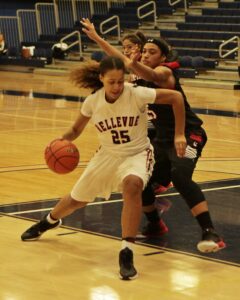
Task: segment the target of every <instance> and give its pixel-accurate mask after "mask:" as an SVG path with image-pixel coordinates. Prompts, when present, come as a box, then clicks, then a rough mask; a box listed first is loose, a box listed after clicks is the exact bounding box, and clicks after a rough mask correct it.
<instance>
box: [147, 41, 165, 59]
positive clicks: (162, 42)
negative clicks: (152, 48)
mask: <svg viewBox="0 0 240 300" xmlns="http://www.w3.org/2000/svg"><path fill="white" fill-rule="evenodd" d="M146 43H152V44H155V45H157V46H158V48H159V49H160V50H161V51H162V53H163V54H164V55H165V56H167V55H168V54H169V52H170V49H169V46H168V44H167V43H166V42H165V41H164V40H157V39H154V38H149V39H147V41H146Z"/></svg>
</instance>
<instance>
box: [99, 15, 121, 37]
mask: <svg viewBox="0 0 240 300" xmlns="http://www.w3.org/2000/svg"><path fill="white" fill-rule="evenodd" d="M114 19H116V25H113V26H111V27H108V28H107V29H106V30H103V26H104V25H105V24H107V23H109V22H111V21H112V20H114ZM115 29H117V38H118V42H120V41H121V29H120V20H119V17H118V16H116V15H115V16H112V17H110V18H108V19H106V20H104V21H103V22H101V23H100V25H99V31H100V32H101V34H106V33H109V32H111V31H113V30H115Z"/></svg>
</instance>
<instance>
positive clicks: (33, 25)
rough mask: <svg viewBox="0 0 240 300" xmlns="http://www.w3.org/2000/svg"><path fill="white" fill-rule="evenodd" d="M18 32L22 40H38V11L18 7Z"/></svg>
mask: <svg viewBox="0 0 240 300" xmlns="http://www.w3.org/2000/svg"><path fill="white" fill-rule="evenodd" d="M17 19H18V32H19V40H20V43H21V42H37V40H38V30H37V19H36V11H35V10H34V9H18V10H17Z"/></svg>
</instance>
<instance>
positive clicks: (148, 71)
mask: <svg viewBox="0 0 240 300" xmlns="http://www.w3.org/2000/svg"><path fill="white" fill-rule="evenodd" d="M128 68H129V69H130V70H131V71H132V72H133V73H134V74H136V75H138V76H139V77H141V78H143V79H144V80H146V81H149V82H154V83H155V84H156V85H157V86H159V87H162V88H167V89H174V87H175V78H174V76H173V73H172V71H171V70H170V69H169V68H167V67H165V66H158V67H156V68H155V69H152V68H150V67H148V66H146V65H144V64H143V63H141V62H139V61H138V59H137V58H134V57H133V59H131V61H130V63H128Z"/></svg>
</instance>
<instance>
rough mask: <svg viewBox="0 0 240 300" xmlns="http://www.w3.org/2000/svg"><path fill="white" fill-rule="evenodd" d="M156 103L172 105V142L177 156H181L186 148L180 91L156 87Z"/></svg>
mask: <svg viewBox="0 0 240 300" xmlns="http://www.w3.org/2000/svg"><path fill="white" fill-rule="evenodd" d="M155 103H156V104H169V105H172V108H173V113H174V117H175V138H174V144H175V148H176V151H177V155H178V156H179V157H183V156H184V154H185V149H186V145H187V143H186V138H185V106H184V99H183V96H182V94H181V93H179V92H177V91H173V90H167V89H156V99H155Z"/></svg>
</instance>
